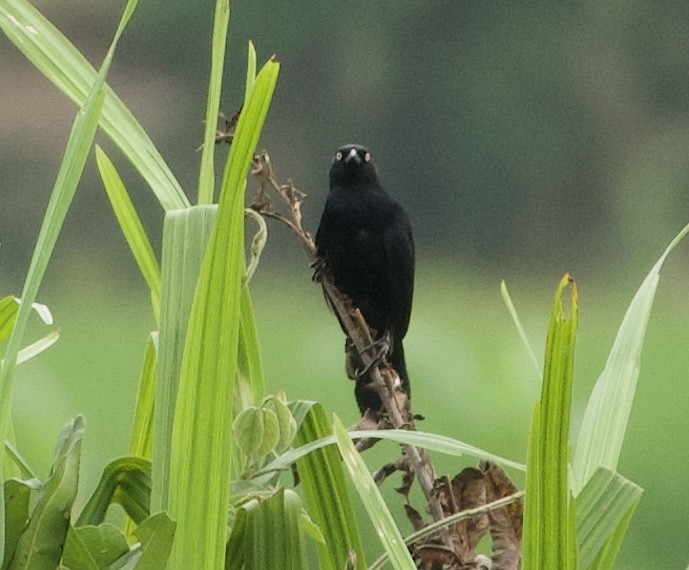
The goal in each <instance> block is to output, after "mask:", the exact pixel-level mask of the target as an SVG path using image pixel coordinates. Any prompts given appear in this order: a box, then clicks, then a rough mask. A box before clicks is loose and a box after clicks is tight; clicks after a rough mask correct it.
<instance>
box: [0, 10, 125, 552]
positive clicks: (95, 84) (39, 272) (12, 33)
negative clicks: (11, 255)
mask: <svg viewBox="0 0 689 570" xmlns="http://www.w3.org/2000/svg"><path fill="white" fill-rule="evenodd" d="M136 3H137V2H136V0H129V2H128V3H127V5H126V7H125V10H124V14H123V15H122V18H121V19H120V24H119V26H118V28H117V31H116V32H115V36H114V38H113V40H112V43H111V44H110V48H109V49H108V51H107V53H106V55H105V59H104V60H103V64H102V65H101V69H100V71H99V72H98V74H97V75H94V76H93V77H92V78H91V79H90V80H89V81H88V82H87V84H86V85H87V87H86V89H85V90H84V94H86V93H88V95H87V96H86V97H85V99H84V103H83V106H82V108H81V110H80V111H79V113H78V114H77V116H76V118H75V120H74V123H73V125H72V130H71V132H70V135H69V139H68V141H67V148H66V149H65V154H64V157H63V159H62V164H61V165H60V170H59V172H58V175H57V180H56V181H55V186H54V188H53V191H52V193H51V195H50V200H49V201H48V207H47V210H46V213H45V216H44V218H43V223H42V224H41V229H40V231H39V234H38V240H37V242H36V247H35V249H34V253H33V256H32V258H31V264H30V265H29V270H28V272H27V276H26V281H25V282H24V288H23V291H22V296H21V299H22V302H21V305H20V307H19V311H18V312H17V317H16V323H15V326H14V328H13V329H12V333H11V335H10V338H9V340H8V342H7V349H6V351H5V361H4V363H3V365H2V367H1V368H0V442H4V441H6V440H7V439H8V434H9V432H10V424H11V419H10V418H11V401H12V390H13V384H14V370H15V367H16V365H17V355H18V353H19V348H20V346H21V342H22V337H23V336H24V332H25V330H26V325H27V322H28V318H29V311H30V309H31V305H32V304H33V303H34V302H35V300H36V296H37V294H38V288H39V287H40V284H41V281H42V280H43V276H44V275H45V271H46V268H47V266H48V261H49V260H50V257H51V255H52V252H53V249H54V247H55V243H56V241H57V237H58V235H59V233H60V230H61V228H62V223H63V222H64V220H65V217H66V215H67V211H68V210H69V207H70V205H71V203H72V198H73V197H74V194H75V193H76V189H77V184H78V182H79V179H80V178H81V174H82V172H83V170H84V165H85V164H86V159H87V157H88V153H89V150H90V148H91V145H92V143H93V138H94V136H95V134H96V130H97V128H98V120H99V116H100V112H101V109H102V108H103V100H104V96H105V95H104V92H103V86H104V85H105V78H106V76H107V73H108V70H109V69H110V64H111V62H112V59H113V57H114V55H115V49H116V47H117V43H118V41H119V39H120V37H121V35H122V32H123V31H124V28H125V26H126V24H127V22H128V21H129V18H130V17H131V15H132V12H133V10H134V8H135V6H136ZM37 14H38V13H37V12H36V11H35V10H34V9H33V8H32V7H31V6H30V5H29V4H26V3H25V2H23V1H22V0H2V1H1V2H0V27H1V28H2V29H3V30H4V31H5V33H6V34H7V35H8V36H9V37H10V39H11V40H12V41H14V42H15V44H16V45H18V47H20V49H22V48H23V49H24V50H25V53H27V52H29V53H38V52H40V51H41V50H40V48H38V47H37V46H36V43H35V42H43V40H44V39H46V37H45V36H44V35H43V33H44V32H45V33H49V32H50V30H46V29H45V27H44V26H42V22H44V20H43V19H42V18H40V17H38V18H35V16H36V15H37ZM39 16H40V15H39ZM35 20H38V21H35ZM34 24H35V25H34ZM36 26H38V28H37V27H36ZM49 49H52V50H54V49H55V46H51V48H49ZM1 478H2V476H1V475H0V479H1ZM3 490H4V486H2V485H0V494H2V491H3ZM3 511H4V500H3V499H2V497H1V496H0V559H1V558H4V545H5V541H4V536H5V516H4V512H3Z"/></svg>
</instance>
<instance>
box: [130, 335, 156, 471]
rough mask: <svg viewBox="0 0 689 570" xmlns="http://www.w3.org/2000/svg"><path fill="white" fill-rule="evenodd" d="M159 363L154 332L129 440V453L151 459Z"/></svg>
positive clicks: (143, 371)
mask: <svg viewBox="0 0 689 570" xmlns="http://www.w3.org/2000/svg"><path fill="white" fill-rule="evenodd" d="M157 365H158V332H157V331H154V332H152V333H151V334H150V335H149V337H148V343H147V344H146V354H145V356H144V363H143V366H142V367H141V376H140V378H139V391H138V393H137V396H136V409H135V411H134V425H133V426H132V436H131V439H130V441H129V455H132V456H134V457H143V458H144V459H148V460H150V459H151V457H152V454H153V413H154V409H155V395H156V367H157Z"/></svg>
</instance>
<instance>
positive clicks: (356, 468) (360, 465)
mask: <svg viewBox="0 0 689 570" xmlns="http://www.w3.org/2000/svg"><path fill="white" fill-rule="evenodd" d="M333 431H334V433H335V441H336V442H337V447H338V449H339V450H340V455H341V456H342V461H343V462H344V464H345V466H346V467H347V471H348V472H349V477H350V479H351V480H352V482H353V483H354V487H355V488H356V490H357V492H358V493H359V498H360V499H361V502H362V503H363V504H364V507H365V508H366V512H367V513H368V516H369V518H370V519H371V522H372V523H373V526H374V528H375V529H376V535H377V536H378V538H379V539H380V541H381V543H382V544H383V547H384V548H385V552H387V554H388V556H389V557H390V562H391V563H392V565H393V567H394V568H398V569H401V568H409V569H410V570H414V569H415V568H416V564H414V560H413V559H412V557H411V554H410V553H409V549H408V548H407V545H406V544H405V543H404V538H402V535H401V534H400V531H399V529H398V528H397V525H396V524H395V521H394V519H393V518H392V515H391V514H390V511H389V510H388V507H387V505H386V504H385V501H384V500H383V497H382V495H381V494H380V491H379V490H378V486H377V485H376V483H375V481H374V480H373V477H371V474H370V473H369V471H368V467H366V463H364V460H363V459H362V458H361V455H359V452H358V451H357V450H356V448H355V447H354V444H353V443H352V440H351V439H350V438H349V435H348V434H347V430H346V429H345V427H344V425H343V424H342V422H341V421H340V419H339V418H338V417H337V416H336V415H333Z"/></svg>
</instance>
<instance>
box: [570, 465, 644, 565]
mask: <svg viewBox="0 0 689 570" xmlns="http://www.w3.org/2000/svg"><path fill="white" fill-rule="evenodd" d="M642 493H643V490H642V489H641V487H639V486H638V485H635V484H634V483H632V482H631V481H629V480H627V479H625V478H624V477H622V476H621V475H620V474H619V473H614V472H612V471H610V470H608V469H605V468H602V467H601V468H599V469H597V470H596V471H595V472H594V474H593V476H592V477H591V478H590V479H589V480H588V482H587V483H586V485H585V486H584V488H583V489H582V490H581V493H579V495H578V496H577V498H576V505H577V538H578V540H579V563H580V565H581V568H589V567H591V565H592V564H593V562H594V560H595V559H596V558H597V557H598V555H599V554H600V553H601V551H602V550H603V549H604V547H605V545H606V543H607V542H608V540H609V539H610V538H611V537H613V536H614V534H615V532H616V530H617V529H618V528H619V526H620V524H621V523H622V522H623V521H624V520H625V518H626V517H627V516H628V515H629V516H630V515H631V512H633V511H634V509H636V507H637V505H638V504H639V501H640V500H641V495H642ZM625 528H626V525H625Z"/></svg>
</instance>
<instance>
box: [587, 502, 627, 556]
mask: <svg viewBox="0 0 689 570" xmlns="http://www.w3.org/2000/svg"><path fill="white" fill-rule="evenodd" d="M637 504H638V503H635V504H633V505H632V506H631V507H629V510H628V511H627V513H626V514H625V515H624V517H623V518H622V520H621V521H620V522H619V524H618V525H617V528H615V530H614V531H613V533H612V534H611V535H610V537H609V538H608V540H607V542H606V543H605V545H604V546H603V548H601V550H600V552H599V553H598V556H596V559H595V560H594V561H593V562H592V563H591V564H590V565H589V566H588V568H589V570H612V568H613V567H614V564H615V559H616V558H617V553H618V552H619V551H620V547H621V546H622V541H623V540H624V537H625V535H626V534H627V528H628V527H629V522H630V521H631V520H632V515H633V514H634V511H635V510H636V506H637Z"/></svg>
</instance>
